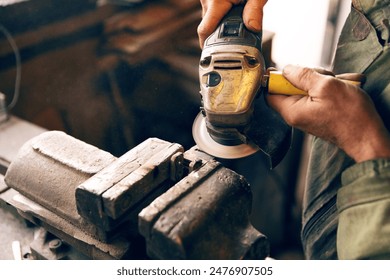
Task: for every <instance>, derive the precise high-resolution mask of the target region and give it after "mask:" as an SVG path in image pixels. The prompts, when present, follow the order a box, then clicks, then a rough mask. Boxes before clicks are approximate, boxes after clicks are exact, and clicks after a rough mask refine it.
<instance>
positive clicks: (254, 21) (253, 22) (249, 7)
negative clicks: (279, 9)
mask: <svg viewBox="0 0 390 280" xmlns="http://www.w3.org/2000/svg"><path fill="white" fill-rule="evenodd" d="M266 3H267V0H248V1H247V3H246V4H245V8H244V12H243V19H244V24H245V26H246V27H247V28H248V29H249V30H251V31H253V32H260V31H261V30H262V28H263V8H264V5H265V4H266Z"/></svg>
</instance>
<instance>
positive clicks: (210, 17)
mask: <svg viewBox="0 0 390 280" xmlns="http://www.w3.org/2000/svg"><path fill="white" fill-rule="evenodd" d="M237 2H239V1H237ZM201 3H202V13H203V18H202V21H201V22H200V24H199V26H198V30H197V31H198V37H199V45H200V47H201V48H203V45H204V41H205V40H206V39H207V37H208V36H210V34H211V33H213V32H214V30H215V29H216V28H217V26H218V24H219V22H220V21H221V20H222V18H223V17H224V16H225V15H226V14H227V13H228V12H229V10H230V9H231V8H232V6H233V4H234V1H218V2H217V1H211V0H209V1H201Z"/></svg>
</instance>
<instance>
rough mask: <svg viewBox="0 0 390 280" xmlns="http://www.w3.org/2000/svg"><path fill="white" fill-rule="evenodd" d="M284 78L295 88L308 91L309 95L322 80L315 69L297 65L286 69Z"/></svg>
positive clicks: (288, 66)
mask: <svg viewBox="0 0 390 280" xmlns="http://www.w3.org/2000/svg"><path fill="white" fill-rule="evenodd" d="M283 76H284V77H285V78H286V79H287V80H289V81H290V83H292V84H293V85H294V86H295V87H297V88H299V89H302V90H304V91H306V92H307V93H308V94H309V95H310V92H311V89H312V88H313V87H314V86H315V85H317V84H318V81H319V80H320V79H321V75H320V74H319V73H318V72H317V71H316V70H315V69H312V68H307V67H300V66H295V65H287V66H286V67H284V69H283Z"/></svg>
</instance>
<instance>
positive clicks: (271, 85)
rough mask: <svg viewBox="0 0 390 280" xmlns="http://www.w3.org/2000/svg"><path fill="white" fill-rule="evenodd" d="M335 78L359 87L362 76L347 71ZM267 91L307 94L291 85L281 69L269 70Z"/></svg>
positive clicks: (271, 92) (285, 93) (272, 92)
mask: <svg viewBox="0 0 390 280" xmlns="http://www.w3.org/2000/svg"><path fill="white" fill-rule="evenodd" d="M336 78H338V79H340V80H343V81H344V82H347V83H350V84H353V85H356V86H359V87H360V86H361V83H362V82H361V81H362V80H363V79H364V76H363V75H361V74H355V73H347V74H342V75H337V76H336ZM268 93H270V94H284V95H307V92H305V91H303V90H301V89H299V88H297V87H295V86H293V85H292V84H291V83H290V82H289V81H288V80H287V79H286V78H285V77H283V75H282V72H281V71H270V72H269V76H268Z"/></svg>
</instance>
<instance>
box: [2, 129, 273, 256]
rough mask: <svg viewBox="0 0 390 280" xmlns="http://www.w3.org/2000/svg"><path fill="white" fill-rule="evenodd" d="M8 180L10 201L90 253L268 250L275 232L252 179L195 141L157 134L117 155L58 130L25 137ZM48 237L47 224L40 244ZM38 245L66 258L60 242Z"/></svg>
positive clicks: (258, 252) (29, 217)
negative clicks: (264, 218) (263, 218)
mask: <svg viewBox="0 0 390 280" xmlns="http://www.w3.org/2000/svg"><path fill="white" fill-rule="evenodd" d="M5 182H6V185H7V186H8V187H9V188H10V190H9V192H10V194H8V195H7V197H8V199H7V203H8V204H10V205H11V206H13V207H14V208H16V209H17V210H18V212H19V213H20V215H21V216H22V217H24V218H25V219H27V220H28V221H30V222H32V223H34V224H35V225H37V226H38V227H40V228H43V229H44V230H45V231H47V232H49V233H50V235H52V236H53V238H52V239H51V240H50V241H51V243H50V246H51V247H53V246H54V245H58V244H66V245H67V246H70V247H71V248H75V249H76V250H77V251H78V252H80V253H81V254H83V255H84V256H86V257H87V258H90V259H245V258H248V259H264V258H266V257H267V256H268V254H269V243H268V240H267V238H266V237H265V236H264V235H263V234H262V233H260V232H259V231H257V230H256V229H255V228H254V227H253V226H252V225H251V223H250V220H249V216H250V211H251V203H252V194H251V190H250V187H249V185H248V183H247V182H246V180H245V179H244V178H243V177H242V176H241V175H239V174H237V173H235V172H234V171H232V170H230V169H227V168H225V167H224V166H223V165H222V164H221V163H219V162H218V161H216V160H215V159H213V158H212V157H211V156H209V155H208V154H206V153H204V152H202V151H199V150H198V149H197V148H196V147H193V148H191V149H189V150H187V151H184V149H183V147H182V146H181V145H179V144H175V143H170V142H167V141H164V140H160V139H158V138H150V139H147V140H145V141H144V142H142V143H141V144H139V145H138V146H136V147H135V148H133V149H131V150H130V151H128V152H127V153H125V154H124V155H122V156H121V157H119V158H117V157H115V156H113V155H111V154H110V153H108V152H106V151H103V150H100V149H98V148H97V147H94V146H92V145H89V144H87V143H85V142H82V141H80V140H78V139H75V138H73V137H72V136H69V135H67V134H65V133H63V132H58V131H49V132H44V133H42V134H40V135H39V136H36V137H34V138H32V139H31V140H29V141H28V142H26V143H25V144H24V145H23V146H22V148H21V149H20V150H19V153H18V155H17V157H16V159H15V160H14V161H13V162H11V164H10V166H9V167H8V169H7V172H6V175H5ZM46 237H47V234H45V233H44V232H41V238H40V239H41V241H40V244H41V245H42V244H44V243H45V242H46V243H47V244H49V242H47V241H45V238H46ZM53 240H54V241H53ZM59 241H60V243H59ZM35 243H36V242H35ZM39 247H42V246H35V247H34V248H35V249H34V251H35V255H36V256H35V258H56V257H55V255H56V254H55V253H57V252H58V253H61V258H64V256H63V255H64V252H63V251H59V250H58V248H57V247H56V248H54V247H53V248H54V249H53V250H51V251H50V254H47V252H46V253H45V252H43V253H40V252H37V251H39ZM36 248H38V249H36ZM45 256H46V257H45ZM47 256H49V257H47ZM58 258H59V257H58Z"/></svg>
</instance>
